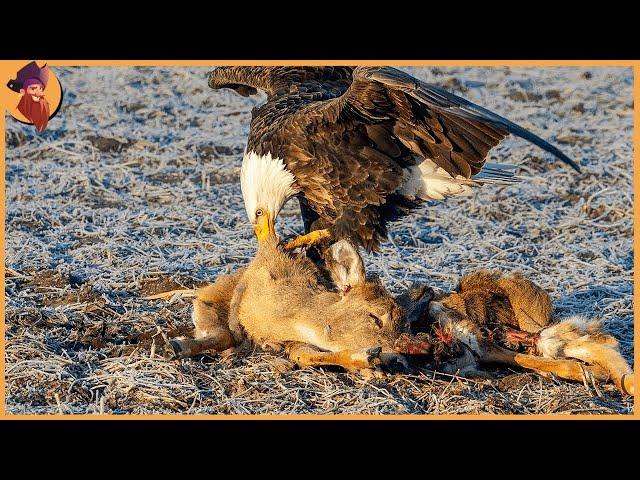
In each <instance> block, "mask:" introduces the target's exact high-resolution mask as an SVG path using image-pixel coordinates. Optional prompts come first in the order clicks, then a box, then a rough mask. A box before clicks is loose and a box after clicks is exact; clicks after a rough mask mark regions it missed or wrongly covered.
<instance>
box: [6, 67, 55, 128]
mask: <svg viewBox="0 0 640 480" xmlns="http://www.w3.org/2000/svg"><path fill="white" fill-rule="evenodd" d="M51 76H52V75H50V71H49V67H48V66H47V65H46V64H45V65H44V66H42V67H39V66H38V64H37V63H36V62H35V61H34V62H31V63H29V64H27V65H25V66H24V67H22V68H21V69H20V70H18V72H17V73H16V78H15V79H11V80H9V82H8V83H7V87H9V89H10V90H12V91H14V92H16V93H18V94H20V95H21V96H20V100H19V101H18V105H17V107H16V109H17V112H16V113H19V114H20V116H22V117H24V119H26V121H27V122H29V123H32V124H33V125H34V126H35V127H36V130H37V131H38V132H39V133H41V132H43V131H44V129H45V128H46V127H47V124H48V123H49V120H50V119H51V118H53V116H54V115H55V114H56V113H57V111H58V109H59V107H60V104H61V100H62V89H61V88H60V84H59V82H58V81H57V79H56V81H55V82H53V83H54V84H57V85H55V86H56V87H57V89H56V92H55V93H56V94H55V95H53V97H54V98H53V99H52V100H53V101H54V102H55V103H53V108H52V103H50V101H49V99H48V98H47V97H48V95H47V86H48V85H49V83H50V77H51ZM52 111H53V114H52ZM11 113H12V115H13V116H14V117H15V118H16V119H17V120H19V121H22V120H21V119H20V118H19V116H18V115H15V114H14V112H11Z"/></svg>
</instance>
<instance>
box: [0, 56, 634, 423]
mask: <svg viewBox="0 0 640 480" xmlns="http://www.w3.org/2000/svg"><path fill="white" fill-rule="evenodd" d="M405 70H407V71H409V72H410V73H412V74H414V75H415V76H417V77H419V78H421V79H424V80H426V81H428V82H432V83H436V84H440V85H442V86H444V87H446V88H448V89H449V90H451V91H453V92H454V93H458V94H461V95H463V96H465V97H467V98H468V99H470V100H472V101H474V102H476V103H479V104H481V105H483V106H484V107H487V108H489V109H491V110H494V111H495V112H497V113H499V114H502V115H504V116H506V117H508V118H509V119H511V120H513V121H516V122H518V123H520V124H521V125H523V126H524V127H526V128H529V129H531V130H532V131H534V132H536V133H538V134H540V135H541V136H542V137H544V138H546V139H548V140H550V141H551V142H552V143H555V144H557V145H558V146H559V147H561V149H562V150H563V151H565V153H567V154H568V155H569V156H570V157H572V158H574V159H575V160H577V161H579V163H580V164H581V165H582V168H583V173H582V174H580V175H578V174H576V173H575V172H574V171H573V170H571V169H569V168H567V167H566V166H564V165H563V164H561V163H560V162H559V161H556V160H555V159H554V158H552V157H551V156H549V155H547V154H544V153H543V152H541V151H540V150H539V149H537V148H536V147H534V146H531V145H529V144H527V143H526V142H525V141H523V140H518V139H512V138H509V139H507V140H506V141H505V142H503V143H502V144H501V145H500V146H499V147H498V148H496V149H494V150H493V151H492V152H491V154H490V157H491V161H498V162H503V163H513V164H518V165H520V169H519V174H520V175H521V176H523V177H525V180H524V181H523V182H522V183H520V184H517V185H514V186H509V187H498V186H487V187H485V188H483V189H480V190H477V191H476V192H475V193H474V194H473V195H472V196H471V197H468V198H463V199H452V200H448V201H446V202H441V203H438V202H432V203H429V204H427V205H425V207H424V208H423V209H421V210H420V211H419V212H417V213H416V214H414V215H412V216H410V217H408V218H406V219H404V220H402V221H401V222H398V223H397V224H395V225H394V226H393V227H392V228H391V237H390V239H389V242H388V243H386V244H385V246H384V248H383V250H382V252H380V253H379V254H375V255H368V256H366V258H365V263H366V265H367V267H368V269H369V270H370V271H372V272H377V273H378V274H379V275H380V276H381V277H382V279H383V281H384V282H385V284H386V285H387V286H388V287H389V288H390V289H391V290H393V291H394V292H398V291H400V290H401V289H402V288H403V287H406V286H409V285H410V284H411V283H413V282H422V283H424V282H426V283H429V284H431V285H432V286H434V287H436V288H438V289H444V290H449V289H451V288H453V287H454V286H455V284H456V282H457V280H458V279H459V277H460V276H461V275H462V274H465V273H468V272H470V271H473V270H475V269H478V268H496V269H499V270H501V271H516V270H517V271H521V272H522V273H524V274H525V275H527V276H528V277H529V278H531V279H532V280H534V281H535V282H537V283H539V284H540V285H541V286H543V287H544V288H545V289H547V290H548V291H549V292H550V293H551V294H552V297H553V300H554V302H555V305H556V307H557V308H556V313H557V315H559V316H562V315H566V314H573V313H580V314H586V315H590V316H595V317H598V318H602V319H603V321H604V325H605V329H606V331H607V332H609V333H611V334H613V335H615V337H616V338H617V339H618V340H619V342H620V345H621V348H622V351H623V353H624V355H625V357H626V358H627V360H629V361H633V353H634V352H633V280H632V279H633V187H632V178H633V171H632V168H633V160H632V159H633V71H632V69H630V68H596V67H593V68H406V69H405ZM207 71H208V69H207V68H65V69H63V68H57V69H55V73H56V74H57V75H58V76H59V78H60V80H61V83H62V85H63V87H64V104H63V106H62V108H61V110H60V112H59V113H58V114H57V116H56V117H55V118H54V119H53V120H51V122H50V123H49V126H48V128H47V131H46V132H45V133H44V134H42V135H37V134H35V133H34V131H33V129H32V128H30V127H27V126H24V125H21V124H19V123H17V122H15V121H14V120H13V119H12V118H10V117H8V116H7V117H6V123H7V133H6V142H7V155H6V166H5V178H6V224H5V225H6V226H5V232H6V246H5V248H6V267H7V273H6V276H5V284H6V300H5V302H6V303H5V305H6V320H5V321H6V342H5V358H6V374H5V382H6V408H7V411H8V412H9V413H14V414H24V413H100V412H102V413H187V414H195V413H211V414H213V413H225V414H236V413H260V414H263V413H284V414H289V413H313V414H326V413H331V414H337V413H347V414H349V413H375V414H400V413H403V414H406V413H427V414H447V413H467V414H468V413H485V414H486V413H496V414H502V413H518V414H532V413H533V414H538V413H582V414H601V413H620V414H628V413H632V410H633V404H632V400H631V399H630V398H629V397H624V396H622V395H621V394H620V393H618V392H617V391H616V390H615V388H614V387H613V386H612V385H600V386H594V385H591V384H587V383H585V384H582V383H569V382H565V381H562V380H557V379H548V378H543V377H540V376H538V375H536V374H533V373H523V372H515V371H511V370H505V369H501V370H498V369H496V370H493V371H492V372H493V373H494V375H495V377H496V379H495V380H482V381H475V380H467V379H463V378H459V377H456V376H446V375H439V374H436V373H435V372H433V371H429V370H424V371H418V372H415V373H412V374H410V375H407V374H402V375H401V374H397V375H395V374H394V375H390V376H388V377H387V378H385V379H376V380H369V381H365V380H364V379H363V378H361V377H359V376H358V375H353V374H350V373H345V372H342V371H340V370H338V369H324V370H323V369H311V368H308V369H295V368H293V367H292V366H291V365H290V364H289V363H288V362H287V361H286V360H285V359H284V358H283V357H279V356H277V355H275V356H274V355H269V354H264V353H258V352H255V353H253V354H251V355H249V356H248V357H236V356H229V357H226V358H222V357H220V356H218V355H205V356H200V357H196V358H194V359H189V360H181V361H173V360H169V359H168V355H167V352H166V349H165V347H166V341H167V338H170V337H172V336H175V335H177V334H188V333H189V331H190V328H191V325H190V305H189V303H188V301H185V300H180V299H177V300H175V301H174V302H172V303H168V302H158V301H155V302H151V301H146V300H143V299H142V297H144V296H145V295H147V294H151V293H157V292H161V291H165V290H169V289H172V288H191V287H193V286H196V285H202V284H204V283H207V282H210V281H213V280H214V279H215V278H216V276H217V275H219V274H221V273H228V272H230V271H232V270H233V269H235V268H236V267H237V266H239V265H243V264H246V263H247V262H248V261H249V260H250V259H251V258H252V257H253V254H254V252H255V248H256V243H255V240H254V237H253V233H252V231H251V229H250V227H249V225H248V224H247V221H246V214H245V212H244V207H243V204H242V198H241V195H240V187H239V179H238V174H239V167H240V162H241V157H242V152H243V150H244V147H245V142H246V136H247V134H248V129H249V120H250V115H251V113H250V112H251V108H252V107H253V106H254V105H256V104H258V103H259V102H260V101H262V99H261V98H260V97H257V98H243V97H239V96H237V95H235V94H234V93H233V92H231V91H211V90H209V88H208V87H207V85H206V72H207ZM278 229H279V231H280V232H281V234H284V235H290V234H293V233H294V232H300V231H301V230H302V222H301V220H300V218H299V215H298V207H297V202H295V201H292V202H290V203H289V204H288V205H287V206H285V209H284V211H283V213H282V214H281V216H280V218H279V224H278Z"/></svg>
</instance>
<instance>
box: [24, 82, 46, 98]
mask: <svg viewBox="0 0 640 480" xmlns="http://www.w3.org/2000/svg"><path fill="white" fill-rule="evenodd" d="M20 93H25V94H26V95H31V99H32V100H33V101H34V102H39V101H40V98H41V97H44V86H43V85H42V84H41V83H34V84H33V85H29V86H28V87H27V90H26V91H25V90H24V89H21V90H20Z"/></svg>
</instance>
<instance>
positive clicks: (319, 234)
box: [284, 229, 331, 250]
mask: <svg viewBox="0 0 640 480" xmlns="http://www.w3.org/2000/svg"><path fill="white" fill-rule="evenodd" d="M330 237H331V233H329V230H327V229H323V230H314V231H313V232H310V233H307V234H306V235H300V236H298V237H296V238H294V239H293V240H291V241H289V242H287V243H286V244H285V246H284V249H285V250H294V249H296V248H298V247H311V246H313V245H317V244H319V243H321V242H322V241H323V240H326V239H327V238H330Z"/></svg>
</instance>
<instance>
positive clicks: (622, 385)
mask: <svg viewBox="0 0 640 480" xmlns="http://www.w3.org/2000/svg"><path fill="white" fill-rule="evenodd" d="M565 354H566V355H568V356H571V357H574V358H577V359H579V360H582V361H585V362H589V363H593V364H596V365H598V366H600V367H602V368H603V369H604V370H605V371H606V372H607V373H608V374H609V376H610V378H611V381H612V382H613V383H614V385H615V386H616V387H617V388H618V390H620V391H621V392H622V393H626V394H629V395H633V394H634V380H633V370H632V369H631V367H630V366H629V365H628V364H627V362H626V361H625V359H624V358H623V357H622V355H621V354H620V352H619V351H618V350H617V349H616V348H613V347H612V346H611V345H607V344H603V343H598V342H597V341H594V340H591V339H589V338H587V339H584V340H582V341H578V342H576V343H575V344H570V345H569V346H568V347H566V348H565Z"/></svg>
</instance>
